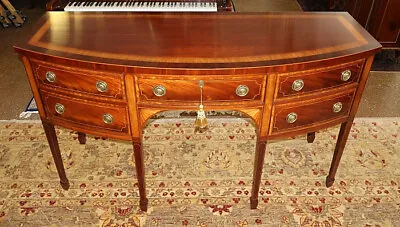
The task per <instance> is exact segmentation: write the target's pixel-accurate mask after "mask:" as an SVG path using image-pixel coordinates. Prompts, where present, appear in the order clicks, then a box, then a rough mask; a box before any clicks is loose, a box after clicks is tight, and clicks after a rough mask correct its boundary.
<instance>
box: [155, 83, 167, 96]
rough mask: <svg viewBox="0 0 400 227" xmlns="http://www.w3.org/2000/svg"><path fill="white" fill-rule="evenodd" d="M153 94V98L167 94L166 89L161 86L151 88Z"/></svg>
mask: <svg viewBox="0 0 400 227" xmlns="http://www.w3.org/2000/svg"><path fill="white" fill-rule="evenodd" d="M153 93H154V95H155V96H158V97H161V96H164V95H165V94H166V93H167V89H165V87H164V86H162V85H157V86H155V87H154V88H153Z"/></svg>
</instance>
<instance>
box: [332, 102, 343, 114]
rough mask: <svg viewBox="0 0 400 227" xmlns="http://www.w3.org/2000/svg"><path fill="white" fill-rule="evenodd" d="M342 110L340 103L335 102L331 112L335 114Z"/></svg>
mask: <svg viewBox="0 0 400 227" xmlns="http://www.w3.org/2000/svg"><path fill="white" fill-rule="evenodd" d="M342 108H343V104H342V103H341V102H337V103H335V104H333V107H332V111H333V112H335V113H339V112H340V111H341V110H342Z"/></svg>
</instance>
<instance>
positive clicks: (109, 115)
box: [103, 113, 114, 125]
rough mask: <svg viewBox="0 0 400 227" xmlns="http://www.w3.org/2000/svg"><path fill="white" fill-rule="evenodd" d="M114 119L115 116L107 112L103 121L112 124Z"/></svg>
mask: <svg viewBox="0 0 400 227" xmlns="http://www.w3.org/2000/svg"><path fill="white" fill-rule="evenodd" d="M113 121H114V118H113V116H112V115H111V114H108V113H105V114H103V122H104V123H106V124H108V125H109V124H112V123H113Z"/></svg>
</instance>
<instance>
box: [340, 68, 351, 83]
mask: <svg viewBox="0 0 400 227" xmlns="http://www.w3.org/2000/svg"><path fill="white" fill-rule="evenodd" d="M350 77H351V71H350V70H348V69H347V70H345V71H343V72H342V77H341V79H342V81H348V80H349V79H350Z"/></svg>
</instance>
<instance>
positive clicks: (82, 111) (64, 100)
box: [42, 92, 129, 133]
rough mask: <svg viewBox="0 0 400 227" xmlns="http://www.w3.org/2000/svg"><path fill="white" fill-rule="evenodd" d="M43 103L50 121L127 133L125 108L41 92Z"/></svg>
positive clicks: (126, 112)
mask: <svg viewBox="0 0 400 227" xmlns="http://www.w3.org/2000/svg"><path fill="white" fill-rule="evenodd" d="M42 96H43V102H44V106H45V109H46V112H47V116H48V117H49V118H50V119H54V118H56V119H57V120H62V121H65V122H66V123H75V124H81V125H85V126H89V127H97V128H101V129H107V130H112V131H117V132H126V133H128V132H129V126H128V117H127V116H128V110H127V107H126V106H118V105H104V104H102V103H98V102H89V101H87V100H82V99H76V98H71V97H65V96H58V95H52V94H48V93H45V92H43V95H42Z"/></svg>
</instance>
